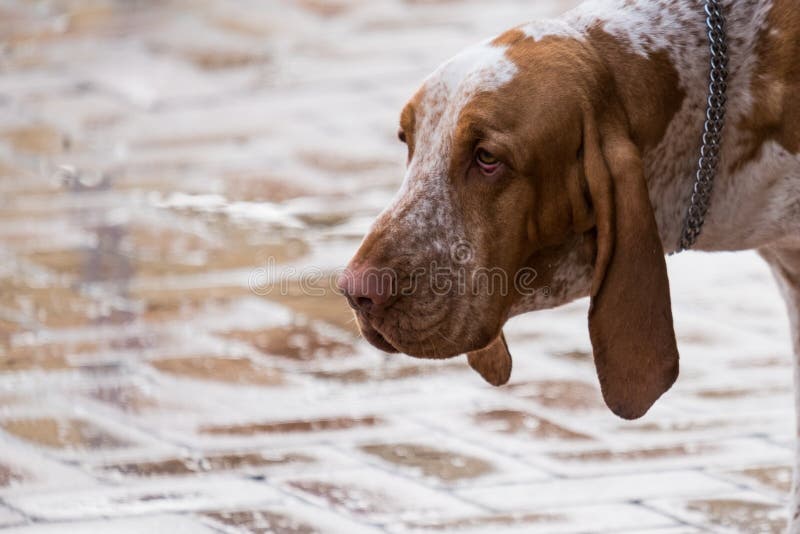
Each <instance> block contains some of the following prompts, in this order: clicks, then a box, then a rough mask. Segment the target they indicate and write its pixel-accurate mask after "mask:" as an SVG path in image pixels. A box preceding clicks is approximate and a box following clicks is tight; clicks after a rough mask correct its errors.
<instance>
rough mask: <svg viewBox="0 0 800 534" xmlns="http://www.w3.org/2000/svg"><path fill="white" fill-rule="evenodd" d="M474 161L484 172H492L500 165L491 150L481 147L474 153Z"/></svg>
mask: <svg viewBox="0 0 800 534" xmlns="http://www.w3.org/2000/svg"><path fill="white" fill-rule="evenodd" d="M475 161H476V162H477V163H478V167H480V168H481V171H483V173H484V174H493V173H494V172H495V171H496V170H497V169H498V168H499V167H500V160H499V159H497V157H495V156H494V155H493V154H492V153H491V152H489V151H488V150H484V149H482V148H481V149H478V151H477V152H476V153H475Z"/></svg>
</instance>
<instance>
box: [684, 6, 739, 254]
mask: <svg viewBox="0 0 800 534" xmlns="http://www.w3.org/2000/svg"><path fill="white" fill-rule="evenodd" d="M705 11H706V15H707V17H706V26H707V27H708V42H709V48H710V51H711V70H710V75H709V79H710V83H709V86H708V108H707V109H706V122H705V126H704V129H703V144H702V147H701V148H700V159H699V161H698V164H697V176H696V178H695V183H694V189H693V191H692V201H691V204H690V205H689V209H688V210H687V212H686V219H685V221H684V223H683V232H682V234H681V240H680V243H679V244H678V250H677V252H683V251H684V250H688V249H690V248H692V247H693V246H694V244H695V243H696V242H697V238H698V237H700V232H702V230H703V223H705V218H706V214H707V213H708V208H709V206H710V204H711V194H712V192H713V190H714V178H715V177H716V175H717V168H718V167H719V158H720V146H721V144H722V130H723V128H724V126H725V106H726V104H727V101H728V97H727V91H728V82H727V80H728V40H727V34H726V28H725V15H724V13H723V11H722V6H721V5H720V0H706V5H705Z"/></svg>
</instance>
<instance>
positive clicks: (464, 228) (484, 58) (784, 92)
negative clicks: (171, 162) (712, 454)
mask: <svg viewBox="0 0 800 534" xmlns="http://www.w3.org/2000/svg"><path fill="white" fill-rule="evenodd" d="M723 4H724V7H725V9H726V12H727V16H728V36H729V37H728V38H729V46H728V48H729V52H730V78H729V82H728V85H729V98H728V119H727V126H726V130H725V133H724V141H723V152H722V158H721V165H720V172H719V175H718V176H717V179H716V186H715V190H714V196H713V202H712V208H711V211H710V213H709V215H708V217H707V219H706V222H705V227H704V229H703V233H702V235H701V237H700V240H699V242H698V243H697V246H696V247H695V248H696V249H697V250H704V251H737V250H747V249H757V250H759V251H760V252H761V254H762V256H763V257H764V258H765V259H766V260H767V261H768V262H769V264H770V265H771V266H772V269H773V271H774V272H775V276H776V278H777V279H778V281H779V283H780V286H781V289H782V290H783V294H784V295H785V298H786V301H787V303H788V307H789V316H790V319H791V322H792V328H793V335H794V344H795V347H794V348H795V369H796V371H795V376H796V381H797V385H798V391H800V97H799V96H798V95H800V62H798V61H797V58H798V57H800V10H798V9H797V7H798V6H797V3H796V1H795V0H724V1H723ZM708 64H709V52H708V45H707V37H706V35H705V18H704V15H703V2H701V1H700V0H595V1H589V2H587V3H585V4H583V5H582V6H580V7H578V8H577V9H575V10H573V11H571V12H569V13H567V14H566V15H564V16H563V17H562V18H561V19H559V20H552V21H542V22H533V23H529V24H525V25H522V26H520V27H517V28H514V29H512V30H509V31H508V32H506V33H504V34H502V35H501V36H499V37H497V38H496V39H493V40H490V41H486V42H484V43H481V44H479V45H476V46H475V47H472V48H470V49H468V50H466V51H464V52H463V53H462V54H460V55H459V56H457V57H456V58H454V59H453V60H451V61H449V62H447V63H445V64H444V65H443V66H442V67H441V68H440V69H439V70H437V71H436V72H435V73H434V74H432V75H431V76H430V77H429V78H428V79H427V80H426V81H425V82H424V84H423V86H422V88H421V89H420V90H419V92H418V93H417V94H416V95H414V97H413V98H412V99H411V101H410V102H409V104H408V106H407V107H406V108H405V110H404V111H403V113H402V117H401V134H400V135H401V138H402V139H403V140H404V141H405V142H407V144H408V147H409V157H408V168H407V174H406V176H405V180H404V182H403V186H402V188H401V190H400V192H399V193H398V195H397V197H396V198H395V200H394V202H393V203H392V205H390V206H389V207H388V208H387V209H386V210H385V211H384V212H383V213H382V214H381V215H380V216H379V218H378V219H377V221H376V223H375V225H374V227H373V228H372V230H371V232H370V234H369V235H368V236H367V237H366V238H365V240H364V243H363V244H362V246H361V248H360V250H359V251H358V253H357V254H356V256H355V258H354V259H353V261H352V262H351V264H350V266H349V267H348V270H347V271H346V273H345V276H343V278H342V280H341V283H340V285H341V287H342V289H343V290H345V292H346V294H347V297H348V299H349V300H350V303H351V304H352V305H353V307H354V309H355V310H356V317H357V320H358V322H359V325H360V327H361V330H362V332H363V334H364V336H365V337H366V338H367V339H368V340H369V341H371V342H372V343H373V344H375V345H376V346H378V347H379V348H381V349H383V350H386V351H390V352H405V353H407V354H410V355H413V356H417V357H426V358H443V357H452V356H456V355H458V354H461V353H469V360H470V364H471V365H472V366H473V367H474V368H475V369H476V370H478V371H479V372H480V373H481V374H482V375H483V376H484V377H485V378H486V379H487V380H489V381H490V382H492V383H493V384H498V385H499V384H502V383H505V381H507V380H508V377H509V375H510V371H511V359H510V355H509V354H508V350H507V347H506V344H505V340H504V339H503V336H502V327H503V324H504V323H505V322H506V321H507V320H508V318H509V317H512V316H515V315H519V314H523V313H527V312H530V311H534V310H538V309H543V308H550V307H554V306H558V305H561V304H563V303H566V302H569V301H571V300H574V299H576V298H580V297H585V296H590V297H591V299H592V306H591V311H590V315H589V328H590V333H591V338H592V343H593V346H594V353H595V363H596V365H597V371H598V376H599V378H600V383H601V388H602V391H603V395H604V397H605V399H606V402H607V404H608V405H609V407H610V408H611V409H612V410H613V411H614V412H615V413H617V414H618V415H620V416H622V417H625V418H631V419H632V418H636V417H640V416H642V415H643V414H644V413H645V412H646V411H647V410H648V409H649V407H650V406H651V405H652V403H653V402H655V401H656V400H657V398H658V397H659V396H660V395H661V394H662V393H663V392H664V391H666V390H667V389H669V387H670V386H671V385H672V383H673V382H674V380H675V378H676V377H677V373H678V353H677V347H676V343H675V336H674V331H673V327H672V316H671V308H670V302H669V288H668V281H667V280H666V269H665V264H664V259H663V255H664V253H669V252H672V251H674V249H675V247H676V246H677V243H678V241H679V236H680V232H681V228H682V222H683V219H684V214H685V211H686V209H687V207H688V204H689V197H690V194H691V187H692V181H693V176H694V172H695V167H696V164H697V158H698V151H699V144H700V132H701V131H702V125H703V121H704V115H705V105H706V92H707V88H708ZM486 154H488V156H487V155H486ZM487 158H488V159H487ZM495 160H496V161H497V162H498V163H497V164H496V165H495V164H494V163H492V165H489V166H488V167H487V164H486V161H490V162H493V161H495ZM490 169H491V171H492V172H488V171H489V170H490ZM431 265H436V267H437V268H439V269H440V268H442V267H444V268H445V270H446V271H447V272H450V273H451V274H450V275H449V276H450V278H451V279H452V280H451V281H454V282H457V283H455V284H453V286H452V287H459V288H460V290H459V291H455V290H452V287H451V290H449V291H444V292H443V291H441V290H438V291H437V290H434V288H433V287H432V284H429V283H428V284H426V283H421V284H419V283H416V282H417V281H418V280H419V279H420V278H424V274H425V272H426V269H429V268H430V266H431ZM376 270H377V271H379V272H380V273H381V275H380V276H366V274H367V273H369V272H372V271H376ZM481 270H483V271H486V270H489V271H491V272H492V273H497V272H499V273H506V274H509V275H510V277H511V279H512V281H513V282H518V281H519V278H520V273H523V272H527V273H530V272H533V273H535V275H536V282H537V284H540V285H541V287H547V288H548V291H521V290H519V284H516V283H512V284H511V285H513V286H514V288H513V289H512V290H511V291H508V292H497V291H491V290H488V289H487V288H486V287H485V284H484V285H480V284H478V283H477V282H476V281H475V280H476V279H477V277H476V273H478V272H481ZM453 273H459V274H453ZM384 275H385V276H384ZM484 282H485V278H484ZM459 284H461V285H460V286H459ZM797 398H798V406H800V393H799V394H798V397H797ZM797 480H798V475H797V472H796V475H795V485H794V490H793V495H794V498H793V509H792V527H791V532H794V533H800V484H798V482H797Z"/></svg>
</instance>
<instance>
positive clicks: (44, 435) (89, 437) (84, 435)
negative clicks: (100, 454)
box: [0, 418, 130, 450]
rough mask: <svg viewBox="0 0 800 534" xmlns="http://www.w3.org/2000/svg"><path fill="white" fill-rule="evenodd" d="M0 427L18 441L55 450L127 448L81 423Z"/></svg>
mask: <svg viewBox="0 0 800 534" xmlns="http://www.w3.org/2000/svg"><path fill="white" fill-rule="evenodd" d="M0 426H2V427H3V429H4V430H5V431H6V432H9V433H10V434H13V435H14V436H16V437H18V438H20V439H23V440H25V441H29V442H31V443H35V444H37V445H41V446H44V447H50V448H54V449H69V450H97V449H119V448H122V447H127V446H129V445H130V443H128V442H127V441H124V440H122V439H121V438H118V437H117V436H115V435H113V434H111V433H109V432H107V431H106V430H103V429H102V428H100V427H97V426H95V425H94V424H92V423H89V422H88V421H84V420H82V419H53V418H38V419H6V420H4V421H2V422H0Z"/></svg>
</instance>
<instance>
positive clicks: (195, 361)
mask: <svg viewBox="0 0 800 534" xmlns="http://www.w3.org/2000/svg"><path fill="white" fill-rule="evenodd" d="M149 363H150V365H152V366H153V367H155V368H156V369H158V370H159V371H161V372H163V373H168V374H170V375H174V376H176V377H182V378H195V379H199V380H210V381H212V382H226V383H229V384H244V385H257V386H278V385H281V384H283V382H284V380H283V375H282V374H281V372H280V371H277V370H274V369H267V368H265V367H261V366H259V365H256V364H255V363H254V362H253V361H252V360H249V359H247V358H222V357H214V356H206V357H195V358H171V359H161V360H152V361H150V362H149Z"/></svg>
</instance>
